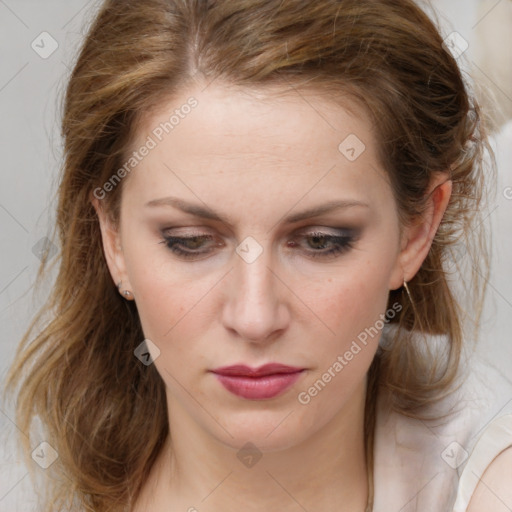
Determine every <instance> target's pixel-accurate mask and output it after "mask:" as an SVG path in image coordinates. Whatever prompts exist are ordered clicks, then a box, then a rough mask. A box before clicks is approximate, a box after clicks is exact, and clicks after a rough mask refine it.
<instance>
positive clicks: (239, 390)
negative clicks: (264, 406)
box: [213, 363, 304, 400]
mask: <svg viewBox="0 0 512 512" xmlns="http://www.w3.org/2000/svg"><path fill="white" fill-rule="evenodd" d="M303 371H304V368H298V367H295V366H288V365H284V364H279V363H270V364H265V365H263V366H260V367H259V368H250V367H249V366H246V365H232V366H224V367H222V368H217V369H215V370H213V373H214V374H215V376H216V377H217V379H218V380H219V382H220V383H221V384H222V385H223V386H224V387H225V388H226V389H227V390H228V391H230V392H231V393H233V394H234V395H237V396H239V397H242V398H246V399H251V400H264V399H269V398H273V397H275V396H278V395H280V394H281V393H283V392H284V391H285V390H286V389H288V388H289V387H290V386H291V385H292V384H294V383H295V382H296V381H297V379H298V378H299V377H300V376H301V374H302V373H303Z"/></svg>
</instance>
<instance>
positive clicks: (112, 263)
mask: <svg viewBox="0 0 512 512" xmlns="http://www.w3.org/2000/svg"><path fill="white" fill-rule="evenodd" d="M91 202H92V204H93V206H94V209H95V210H96V214H97V215H98V220H99V224H100V229H101V238H102V241H103V252H104V253H105V259H106V261H107V266H108V268H109V271H110V275H111V276H112V279H113V281H114V284H115V285H116V286H117V284H118V283H119V282H122V290H126V289H128V290H131V285H130V282H129V279H128V275H127V272H126V264H125V260H124V254H123V248H122V245H121V234H120V229H119V226H116V225H114V223H113V221H112V219H111V218H110V217H109V215H108V214H107V212H106V211H105V209H104V207H103V205H102V204H101V201H100V200H98V199H97V198H96V197H91Z"/></svg>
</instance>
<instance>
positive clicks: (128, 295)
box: [123, 290, 133, 300]
mask: <svg viewBox="0 0 512 512" xmlns="http://www.w3.org/2000/svg"><path fill="white" fill-rule="evenodd" d="M123 295H124V297H125V298H126V299H128V300H131V299H133V293H132V292H131V291H130V290H123Z"/></svg>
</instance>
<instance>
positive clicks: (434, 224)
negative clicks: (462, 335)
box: [389, 173, 452, 290]
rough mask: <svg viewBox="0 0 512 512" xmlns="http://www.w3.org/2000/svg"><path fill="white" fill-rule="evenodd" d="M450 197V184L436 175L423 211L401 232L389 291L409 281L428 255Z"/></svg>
mask: <svg viewBox="0 0 512 512" xmlns="http://www.w3.org/2000/svg"><path fill="white" fill-rule="evenodd" d="M451 193H452V181H451V180H450V179H449V178H448V175H447V174H445V173H443V174H439V175H436V176H435V178H434V179H433V181H432V183H431V184H430V187H429V190H428V201H427V205H426V206H427V207H426V211H425V212H424V214H423V215H421V216H420V217H419V218H418V219H417V220H416V221H414V222H413V223H412V224H411V225H409V226H407V227H405V228H404V230H403V233H402V238H401V249H400V253H399V255H398V259H397V265H396V267H395V269H394V271H393V274H392V277H391V280H390V286H389V287H390V289H391V290H396V289H398V288H400V287H401V286H402V285H403V283H404V281H410V280H411V279H412V278H413V277H414V276H415V275H416V273H417V272H418V270H419V269H420V267H421V265H422V263H423V261H424V260H425V258H426V257H427V255H428V252H429V250H430V247H431V245H432V241H433V240H434V236H435V234H436V232H437V229H438V228H439V224H440V223H441V220H442V218H443V215H444V212H445V211H446V207H447V206H448V202H449V200H450V196H451Z"/></svg>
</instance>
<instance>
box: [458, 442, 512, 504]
mask: <svg viewBox="0 0 512 512" xmlns="http://www.w3.org/2000/svg"><path fill="white" fill-rule="evenodd" d="M511 468H512V448H508V449H506V450H504V451H503V452H501V453H500V454H499V455H498V456H497V457H496V458H495V459H494V460H493V461H492V463H491V464H489V467H488V468H487V469H486V470H485V472H484V474H483V475H482V477H481V479H480V481H479V483H478V485H477V486H476V489H475V492H474V493H473V496H472V498H471V501H470V502H469V506H468V509H467V512H487V511H489V510H492V511H493V512H510V511H511V510H512V485H511V483H512V471H511Z"/></svg>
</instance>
